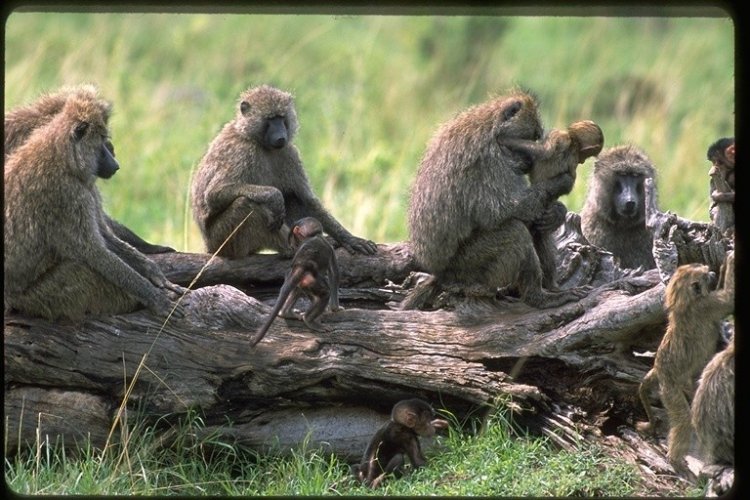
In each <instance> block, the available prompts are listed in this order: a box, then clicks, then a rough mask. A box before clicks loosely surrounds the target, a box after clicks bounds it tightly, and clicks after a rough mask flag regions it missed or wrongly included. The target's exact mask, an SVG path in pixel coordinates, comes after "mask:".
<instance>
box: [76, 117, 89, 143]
mask: <svg viewBox="0 0 750 500" xmlns="http://www.w3.org/2000/svg"><path fill="white" fill-rule="evenodd" d="M88 128H89V124H88V123H87V122H81V123H79V124H77V125H76V127H75V128H74V129H73V140H74V141H76V142H79V141H80V140H81V139H83V136H84V135H86V130H88Z"/></svg>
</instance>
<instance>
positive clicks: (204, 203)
mask: <svg viewBox="0 0 750 500" xmlns="http://www.w3.org/2000/svg"><path fill="white" fill-rule="evenodd" d="M297 127H298V124H297V114H296V112H295V110H294V102H293V98H292V95H291V94H289V93H287V92H283V91H281V90H279V89H276V88H273V87H270V86H268V85H262V86H260V87H255V88H251V89H249V90H247V91H245V92H243V93H242V95H241V96H240V100H239V104H238V107H237V115H236V116H235V118H234V120H232V121H231V122H229V123H227V124H226V125H225V126H224V128H223V129H222V130H221V132H220V133H219V135H218V136H217V137H216V138H215V139H214V140H213V142H212V143H211V145H210V146H209V148H208V152H206V154H205V156H204V157H203V159H202V160H201V162H200V165H199V166H198V170H197V172H196V173H195V176H194V177H193V181H192V189H191V205H192V209H193V217H194V218H195V221H196V222H197V224H198V227H199V228H200V230H201V234H202V235H203V240H204V242H205V244H206V248H207V250H208V252H211V253H214V252H216V251H217V250H219V248H221V250H220V251H219V253H218V254H219V255H221V256H224V257H228V258H232V259H236V258H240V257H246V256H247V255H250V254H253V253H256V252H258V251H259V250H262V249H264V248H268V249H272V250H277V251H278V252H280V253H281V254H283V255H285V256H289V257H291V255H292V254H293V252H292V249H291V248H290V247H289V245H288V242H287V235H288V233H289V227H290V226H291V225H292V224H293V223H294V221H296V220H299V219H301V218H303V217H307V216H310V217H315V218H316V219H318V220H319V221H320V223H321V224H322V225H323V228H324V230H325V231H326V233H328V234H329V235H330V236H332V237H333V238H334V239H335V240H336V241H337V242H338V243H340V244H341V245H343V246H344V247H345V248H346V249H347V250H349V251H350V252H359V253H364V254H373V253H375V251H376V250H377V246H376V245H375V243H373V242H372V241H368V240H364V239H362V238H357V237H355V236H352V234H351V233H349V231H347V230H346V229H345V228H344V227H343V226H342V225H341V224H339V223H338V221H336V219H334V218H333V216H331V214H329V213H328V212H327V211H326V209H325V208H324V207H323V205H322V204H321V203H320V201H319V200H318V198H317V197H316V196H315V194H313V192H312V189H311V188H310V183H309V181H308V179H307V175H306V174H305V171H304V169H303V166H302V161H301V160H300V156H299V152H298V151H297V148H296V147H295V146H294V145H293V144H292V139H293V138H294V134H295V133H296V131H297ZM234 231H236V232H235V233H234V236H232V237H231V238H229V236H230V235H231V234H232V233H233V232H234ZM227 239H228V241H227ZM222 245H223V246H222Z"/></svg>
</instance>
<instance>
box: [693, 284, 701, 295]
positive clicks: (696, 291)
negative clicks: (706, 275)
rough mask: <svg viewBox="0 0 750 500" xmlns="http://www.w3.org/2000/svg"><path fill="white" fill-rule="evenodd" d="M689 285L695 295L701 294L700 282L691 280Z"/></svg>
mask: <svg viewBox="0 0 750 500" xmlns="http://www.w3.org/2000/svg"><path fill="white" fill-rule="evenodd" d="M690 285H691V287H692V290H693V293H694V294H696V295H700V294H701V284H700V282H698V281H693V282H692V283H691V284H690Z"/></svg>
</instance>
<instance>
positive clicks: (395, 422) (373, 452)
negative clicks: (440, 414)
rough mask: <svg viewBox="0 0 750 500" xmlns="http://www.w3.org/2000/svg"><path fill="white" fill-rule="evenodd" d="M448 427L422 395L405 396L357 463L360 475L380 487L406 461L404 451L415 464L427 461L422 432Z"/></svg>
mask: <svg viewBox="0 0 750 500" xmlns="http://www.w3.org/2000/svg"><path fill="white" fill-rule="evenodd" d="M447 427H448V422H447V421H446V420H443V419H440V418H435V411H434V410H433V409H432V406H430V405H429V404H428V403H427V402H425V401H422V400H421V399H405V400H403V401H399V402H398V403H396V404H395V405H394V406H393V410H392V411H391V419H390V420H389V421H388V423H386V424H385V425H383V426H382V427H381V428H380V429H378V431H377V432H376V433H375V435H374V436H373V437H372V439H371V440H370V444H368V445H367V449H366V450H365V453H364V455H363V456H362V462H361V463H360V464H359V465H358V466H357V467H356V469H355V473H356V476H357V479H358V480H359V481H361V482H362V483H364V484H366V485H367V486H371V487H372V488H377V487H378V485H379V484H380V483H381V482H382V481H383V479H384V478H385V476H386V475H388V474H390V473H398V472H400V471H401V468H402V467H403V465H404V454H406V455H407V456H408V457H409V462H410V463H411V466H412V468H414V469H417V468H419V467H422V466H424V465H425V464H426V463H427V460H426V459H425V457H424V455H423V454H422V447H421V446H420V444H419V436H424V437H430V436H433V435H434V434H435V430H436V429H445V428H447Z"/></svg>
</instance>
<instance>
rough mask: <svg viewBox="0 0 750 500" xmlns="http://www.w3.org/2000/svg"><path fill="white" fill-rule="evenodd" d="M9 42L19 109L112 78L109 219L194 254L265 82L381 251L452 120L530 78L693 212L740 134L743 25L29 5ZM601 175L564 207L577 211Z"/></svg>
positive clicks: (343, 211)
mask: <svg viewBox="0 0 750 500" xmlns="http://www.w3.org/2000/svg"><path fill="white" fill-rule="evenodd" d="M5 34H6V38H5V48H6V53H5V55H6V59H5V60H6V66H5V105H6V109H9V108H11V107H13V106H16V105H19V104H23V103H28V102H30V101H32V100H33V99H35V98H36V97H37V96H38V95H39V94H40V93H41V92H43V91H48V90H54V89H55V88H57V87H59V86H61V85H64V84H75V83H79V82H82V81H93V82H96V83H97V84H98V85H99V86H100V87H101V90H102V93H103V94H104V95H105V96H106V97H107V98H108V99H110V100H112V101H113V102H114V105H115V115H114V116H113V119H112V121H111V125H112V136H113V140H114V143H115V146H116V149H117V155H118V159H119V160H120V162H121V165H122V167H123V168H122V169H121V171H120V172H119V173H118V174H117V176H115V177H114V178H113V179H111V180H110V181H107V182H101V183H100V186H101V190H102V192H103V195H104V200H105V206H106V208H107V210H108V211H109V212H110V213H111V214H112V215H113V216H114V217H115V218H117V219H118V220H121V221H122V222H124V223H125V224H127V225H129V226H130V227H132V228H133V229H134V230H135V231H136V232H138V233H139V234H141V235H142V236H144V237H145V238H146V239H149V240H152V241H155V242H158V243H163V244H168V245H171V246H173V247H175V248H177V249H179V250H183V251H201V250H202V243H201V239H200V235H199V233H198V229H197V227H196V225H195V223H194V222H193V220H192V217H191V214H190V210H189V207H188V188H189V183H190V177H191V174H192V172H193V170H194V168H195V166H196V165H197V163H198V161H199V160H200V158H201V156H202V155H203V153H204V152H205V150H206V148H207V146H208V144H209V142H210V141H211V140H212V139H213V137H214V136H215V135H216V134H217V132H218V131H219V129H220V128H221V126H222V125H223V124H224V123H225V122H226V121H228V120H230V119H231V118H232V116H233V114H234V106H235V102H236V99H237V97H238V95H239V93H240V92H241V91H242V90H244V89H245V88H247V87H249V86H252V85H256V84H260V83H271V84H273V85H277V86H279V87H282V88H284V89H287V90H290V91H292V92H293V93H294V94H295V96H296V104H297V108H298V115H299V118H300V123H301V128H300V132H299V135H298V137H297V140H296V143H297V145H298V147H299V148H300V151H301V154H302V158H303V160H304V161H305V167H306V169H307V171H308V174H309V177H310V179H311V183H312V185H313V188H314V190H315V191H316V193H317V194H318V196H319V197H320V198H321V199H322V200H323V202H324V204H325V205H326V206H327V207H328V208H329V209H330V210H331V212H332V213H333V214H334V215H335V216H336V217H337V218H338V219H339V220H340V221H341V222H342V223H343V224H344V225H345V226H346V227H347V228H349V229H350V230H351V231H352V232H353V233H354V234H357V235H360V236H366V237H368V238H371V239H374V240H376V241H378V242H393V241H401V240H404V239H406V238H407V236H408V235H407V231H406V224H405V221H406V207H407V203H408V196H409V188H410V186H411V183H412V181H413V178H414V176H415V173H416V169H417V166H418V164H419V160H420V157H421V155H422V153H423V151H424V148H425V144H426V143H427V141H428V140H429V138H430V137H431V135H432V133H433V132H434V131H435V129H436V128H437V126H438V125H439V124H440V123H442V122H444V121H445V120H448V119H450V118H451V117H452V116H453V115H455V114H456V113H457V112H459V111H461V110H463V109H465V108H466V107H468V106H470V105H472V104H476V103H478V102H481V101H483V100H486V99H487V98H488V97H490V96H491V95H494V94H498V93H502V92H503V91H504V90H507V89H508V88H511V87H513V86H515V85H521V86H524V87H527V88H529V89H531V90H533V91H534V92H535V93H536V94H537V95H538V96H539V98H540V99H541V103H542V104H541V111H542V115H543V119H544V122H545V124H546V126H547V127H548V128H549V127H563V126H565V125H567V124H568V123H569V122H571V121H573V120H575V119H580V118H590V119H593V120H595V121H597V122H598V123H599V124H600V125H601V126H602V129H603V130H604V134H605V143H606V145H615V144H621V143H625V142H629V143H633V144H636V145H638V146H640V147H642V148H643V149H644V150H645V151H646V152H647V153H648V155H649V156H650V157H651V158H652V160H653V161H654V163H655V164H656V166H657V169H658V183H659V189H660V203H661V206H662V208H663V209H668V210H671V211H673V212H676V213H678V214H680V215H681V216H683V217H686V218H690V219H693V220H708V198H707V192H708V175H707V170H708V167H709V164H708V162H707V160H706V159H705V152H706V149H707V147H708V145H710V144H711V142H713V141H714V140H715V139H717V138H719V137H722V136H727V135H733V134H734V111H733V110H734V90H735V89H734V45H733V44H734V36H733V24H732V21H731V19H730V18H728V17H725V18H721V17H716V18H705V17H703V18H689V17H680V18H677V17H662V18H616V17H613V18H606V17H578V18H574V17H542V16H538V17H477V16H441V17H438V16H335V15H220V14H154V13H151V14H141V13H134V14H122V13H101V14H85V13H41V12H14V13H12V14H11V15H10V16H9V18H8V20H7V23H6V33H5ZM696 34H700V36H696ZM697 61H699V63H697ZM591 165H592V160H589V162H587V163H586V164H585V165H584V166H582V167H581V174H580V175H579V182H578V183H577V185H576V187H575V189H574V191H573V192H572V193H571V194H570V195H568V196H567V197H566V198H565V199H564V200H563V201H564V202H565V203H567V205H568V206H569V208H570V209H571V210H575V211H578V210H580V207H581V206H582V203H583V199H584V196H585V190H586V178H587V177H588V174H589V172H590V170H591Z"/></svg>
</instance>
